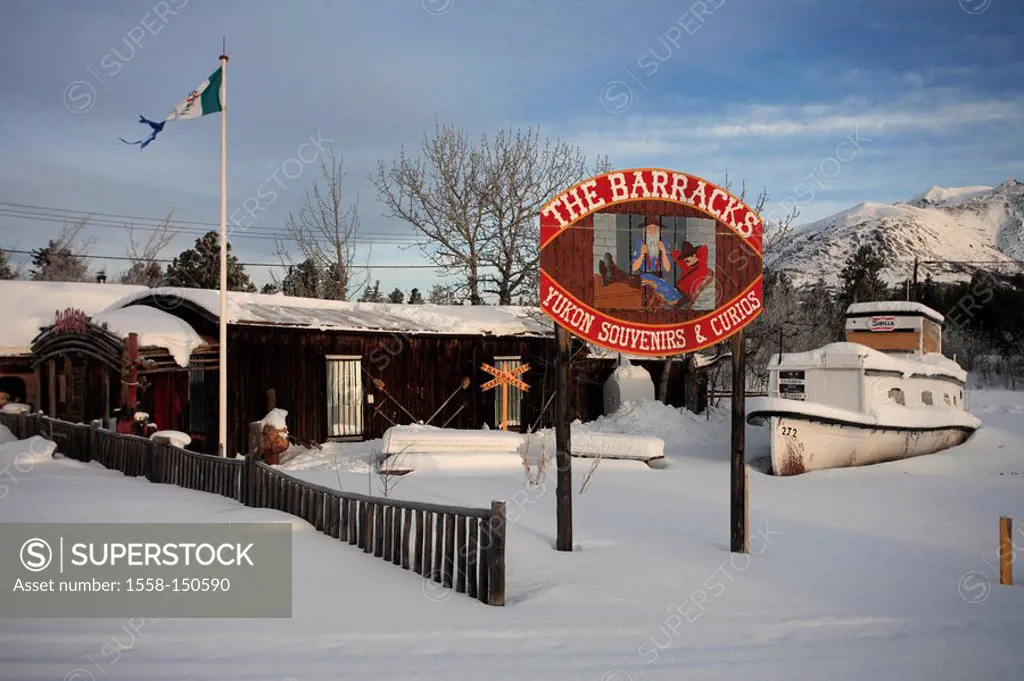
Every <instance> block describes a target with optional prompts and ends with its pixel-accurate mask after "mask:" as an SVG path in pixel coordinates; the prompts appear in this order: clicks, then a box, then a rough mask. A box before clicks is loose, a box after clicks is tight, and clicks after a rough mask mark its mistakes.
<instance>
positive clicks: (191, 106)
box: [167, 66, 224, 121]
mask: <svg viewBox="0 0 1024 681" xmlns="http://www.w3.org/2000/svg"><path fill="white" fill-rule="evenodd" d="M223 69H224V67H223V66H222V67H220V68H218V69H217V70H216V71H214V72H213V74H212V75H211V76H210V77H209V78H207V79H206V80H204V81H203V82H202V83H201V84H200V85H199V87H197V88H196V89H195V90H193V91H192V92H190V93H189V94H188V96H187V97H185V99H183V100H181V101H180V102H178V103H177V104H176V105H175V107H174V110H173V111H171V115H170V116H168V117H167V120H169V121H176V120H178V119H180V118H199V117H200V116H205V115H207V114H212V113H217V112H218V111H223V110H224V82H223V79H222V78H221V74H222V73H223Z"/></svg>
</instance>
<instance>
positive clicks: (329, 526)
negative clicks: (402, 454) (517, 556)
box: [0, 412, 506, 606]
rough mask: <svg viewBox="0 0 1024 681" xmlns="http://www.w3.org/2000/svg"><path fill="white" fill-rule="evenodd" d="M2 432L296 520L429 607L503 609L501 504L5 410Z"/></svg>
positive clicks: (503, 523)
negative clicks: (400, 578) (405, 576)
mask: <svg viewBox="0 0 1024 681" xmlns="http://www.w3.org/2000/svg"><path fill="white" fill-rule="evenodd" d="M0 424H2V425H5V426H7V427H8V428H9V429H10V430H11V432H13V433H14V435H15V436H17V437H18V438H19V439H25V438H28V437H32V436H34V435H41V436H43V437H46V438H47V439H50V440H52V441H54V442H56V443H57V449H58V451H60V452H61V453H62V454H64V456H66V457H68V458H71V459H76V460H78V461H84V462H89V461H98V462H99V463H101V464H102V465H103V466H105V467H106V468H110V469H112V470H117V471H121V472H122V473H124V474H125V475H128V476H133V477H145V478H146V479H147V480H149V481H150V482H154V483H162V484H168V485H177V486H179V487H184V488H186V489H192V490H197V491H201V492H208V493H211V494H219V495H221V496H224V497H227V498H229V499H234V500H235V501H238V502H239V503H242V504H245V505H246V506H250V507H254V508H270V509H275V510H278V511H283V512H285V513H290V514H291V515H294V516H297V517H299V518H302V519H303V520H305V521H306V522H308V523H309V524H310V525H312V526H313V527H314V528H315V529H316V530H317V531H318V532H323V533H324V534H326V535H328V536H330V537H333V538H335V539H338V540H339V541H342V542H346V543H348V544H350V545H352V546H355V547H357V548H359V549H362V551H363V552H364V553H367V554H373V556H375V557H376V558H380V559H382V560H384V561H385V562H388V563H391V564H393V565H395V566H398V567H400V568H402V569H404V570H412V571H413V572H415V573H416V574H418V575H420V576H421V577H422V578H423V580H424V594H427V587H428V586H429V588H430V594H428V597H430V598H431V599H433V600H442V599H443V598H446V597H447V595H448V594H450V593H452V592H454V593H462V594H466V595H467V596H469V597H470V598H475V599H478V600H479V601H481V602H483V603H486V604H488V605H498V606H500V605H504V604H505V531H506V508H505V502H504V501H494V502H491V508H469V507H463V506H444V505H439V504H427V503H421V502H416V501H402V500H399V499H390V498H385V497H374V496H368V495H363V494H355V493H350V492H343V491H340V490H335V489H330V488H327V487H322V486H320V485H315V484H313V483H310V482H306V481H304V480H299V479H298V478H294V477H292V476H290V475H288V474H287V473H283V472H281V471H280V470H278V469H276V468H274V467H272V466H268V465H266V464H264V463H263V462H259V461H255V460H254V458H253V457H252V456H251V455H249V456H246V458H245V459H228V458H224V457H219V456H210V455H208V454H197V453H196V452H190V451H186V450H184V449H181V448H179V447H175V446H173V445H171V444H169V443H168V442H166V441H164V440H157V441H153V440H150V439H147V438H143V437H138V436H136V435H126V434H121V433H112V432H110V431H106V430H103V429H101V428H99V427H98V426H95V425H92V426H89V425H83V424H73V423H68V422H66V421H59V420H57V419H51V418H49V417H47V416H43V415H40V414H8V413H4V412H0ZM428 582H429V584H428ZM435 585H436V586H435Z"/></svg>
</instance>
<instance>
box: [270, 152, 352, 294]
mask: <svg viewBox="0 0 1024 681" xmlns="http://www.w3.org/2000/svg"><path fill="white" fill-rule="evenodd" d="M344 178H345V172H344V166H343V159H341V158H339V157H338V156H337V155H336V154H335V152H334V147H333V146H332V145H329V146H328V152H327V155H326V158H321V159H320V179H319V180H314V181H313V186H312V188H310V189H307V190H306V201H305V203H304V204H303V206H302V208H301V209H299V213H298V215H297V216H296V215H293V214H291V213H289V215H288V222H287V223H286V224H285V228H286V229H287V231H288V240H289V241H293V242H294V243H295V244H296V245H297V246H298V248H299V251H300V252H301V253H302V256H303V257H302V258H301V259H300V261H301V262H311V263H314V264H315V265H316V266H317V267H318V268H319V269H320V270H321V271H323V272H324V273H325V276H324V280H325V281H324V285H323V287H322V289H323V290H322V292H321V295H322V296H323V297H324V298H326V299H329V300H348V296H349V293H350V292H351V291H354V290H359V289H361V288H362V287H363V284H364V283H365V282H357V281H355V280H354V279H353V277H352V270H353V263H354V262H355V258H356V237H357V236H358V233H359V210H358V207H359V204H358V199H357V200H356V201H355V202H354V203H352V204H351V205H349V206H346V205H345V192H344ZM276 250H277V255H278V257H279V258H280V260H281V264H282V265H283V266H284V268H285V270H286V271H288V270H289V268H290V267H294V266H295V265H297V264H298V263H297V262H296V260H295V259H293V258H292V256H291V254H290V250H291V249H289V248H287V247H286V245H285V243H284V242H282V241H280V240H278V241H277V249H276ZM277 283H279V284H280V282H277Z"/></svg>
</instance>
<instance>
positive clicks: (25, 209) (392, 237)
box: [0, 201, 421, 244]
mask: <svg viewBox="0 0 1024 681" xmlns="http://www.w3.org/2000/svg"><path fill="white" fill-rule="evenodd" d="M0 217H8V218H15V219H19V220H30V221H36V222H44V223H51V224H66V223H68V222H81V223H85V225H86V226H88V227H101V228H108V229H109V228H114V229H121V230H123V229H127V227H128V225H130V226H131V228H132V229H134V230H138V231H143V232H154V231H162V230H164V229H167V227H166V226H165V225H168V224H169V225H170V227H169V229H170V230H171V231H173V232H176V233H179V234H187V235H203V234H207V233H209V232H211V231H215V229H214V228H216V229H219V228H220V224H219V223H212V222H202V221H198V220H176V219H174V218H171V219H168V218H167V217H163V218H154V217H143V216H138V215H127V214H121V213H104V212H87V211H82V210H72V209H68V208H56V207H50V206H37V205H32V204H19V203H12V202H9V201H0ZM181 225H185V226H181ZM206 227H209V228H210V229H205V228H206ZM229 231H230V232H231V238H232V239H256V240H264V241H274V240H278V239H281V240H284V241H292V240H293V239H292V236H291V234H290V232H289V231H288V229H287V227H286V226H280V227H259V226H255V225H253V226H247V227H243V226H237V227H236V226H234V225H229ZM420 239H421V237H419V236H418V235H416V234H410V233H408V232H373V233H372V234H363V235H360V234H356V235H355V236H354V237H353V238H352V241H355V242H357V243H402V244H405V243H409V244H415V243H418V242H419V241H420Z"/></svg>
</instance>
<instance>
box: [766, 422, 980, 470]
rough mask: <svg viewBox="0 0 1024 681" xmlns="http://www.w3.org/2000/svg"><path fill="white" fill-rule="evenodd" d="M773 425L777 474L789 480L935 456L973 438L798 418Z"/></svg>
mask: <svg viewBox="0 0 1024 681" xmlns="http://www.w3.org/2000/svg"><path fill="white" fill-rule="evenodd" d="M768 421H769V428H770V432H771V435H770V437H771V458H772V472H773V473H774V474H775V475H784V476H785V475H799V474H801V473H806V472H808V471H814V470H823V469H827V468H847V467H851V466H866V465H870V464H875V463H882V462H885V461H896V460H899V459H906V458H909V457H913V456H921V455H924V454H932V453H934V452H938V451H941V450H943V449H949V448H950V447H956V446H957V445H960V444H963V443H964V442H965V441H966V440H967V439H968V438H969V437H970V436H971V435H972V434H973V432H974V429H973V428H966V427H962V426H949V427H938V428H929V429H900V428H887V427H884V426H872V425H860V424H849V423H834V422H825V421H820V420H816V419H813V418H810V417H802V416H797V415H777V416H771V417H770V418H769V419H768Z"/></svg>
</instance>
